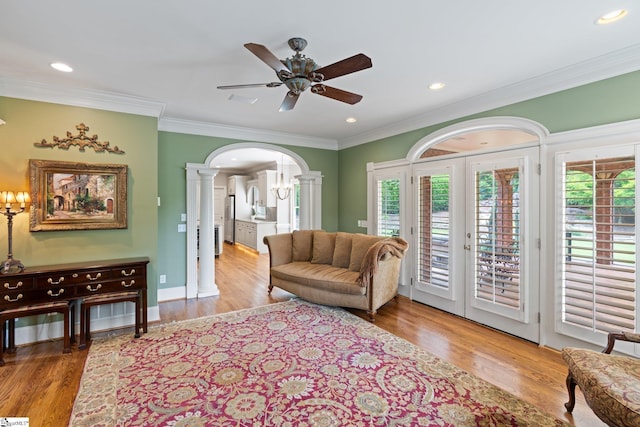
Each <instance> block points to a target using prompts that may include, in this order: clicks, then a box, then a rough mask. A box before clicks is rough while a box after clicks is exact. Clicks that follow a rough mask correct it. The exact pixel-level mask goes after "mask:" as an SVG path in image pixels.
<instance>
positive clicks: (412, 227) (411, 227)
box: [411, 226, 413, 236]
mask: <svg viewBox="0 0 640 427" xmlns="http://www.w3.org/2000/svg"><path fill="white" fill-rule="evenodd" d="M411 235H412V236H413V226H411Z"/></svg>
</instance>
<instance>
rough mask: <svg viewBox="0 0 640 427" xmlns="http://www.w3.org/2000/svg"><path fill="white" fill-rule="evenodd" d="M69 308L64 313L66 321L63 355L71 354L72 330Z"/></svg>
mask: <svg viewBox="0 0 640 427" xmlns="http://www.w3.org/2000/svg"><path fill="white" fill-rule="evenodd" d="M69 316H70V313H69V307H67V309H66V310H65V311H64V313H63V319H64V333H63V335H64V347H63V348H62V352H63V353H71V337H70V336H69V335H70V334H69V331H70V330H71V328H70V327H69Z"/></svg>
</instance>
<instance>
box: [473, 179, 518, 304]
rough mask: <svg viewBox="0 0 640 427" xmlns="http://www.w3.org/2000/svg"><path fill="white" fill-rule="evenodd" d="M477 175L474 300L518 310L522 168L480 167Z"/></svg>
mask: <svg viewBox="0 0 640 427" xmlns="http://www.w3.org/2000/svg"><path fill="white" fill-rule="evenodd" d="M474 176H475V198H474V199H475V204H474V209H475V224H474V239H475V242H474V243H475V270H474V272H475V289H474V291H475V293H474V296H475V299H476V300H478V301H482V302H485V303H490V304H497V305H501V306H504V307H508V308H512V309H515V310H519V309H520V308H521V304H522V289H521V286H520V269H521V265H520V255H521V251H520V243H521V241H522V239H521V237H520V230H521V224H520V218H521V212H520V204H519V190H520V189H519V184H520V177H521V171H520V169H519V168H518V167H506V168H496V169H494V168H486V166H478V167H477V168H476V170H475V174H474Z"/></svg>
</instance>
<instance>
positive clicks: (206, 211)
mask: <svg viewBox="0 0 640 427" xmlns="http://www.w3.org/2000/svg"><path fill="white" fill-rule="evenodd" d="M217 174H218V171H217V170H216V169H200V170H199V171H198V175H200V243H199V259H200V276H199V277H198V279H199V280H198V298H203V297H209V296H212V295H220V290H219V289H218V286H217V285H216V280H215V279H216V269H215V261H214V260H215V246H214V245H215V242H214V235H213V233H214V223H213V222H214V221H213V178H214V177H215V176H216V175H217Z"/></svg>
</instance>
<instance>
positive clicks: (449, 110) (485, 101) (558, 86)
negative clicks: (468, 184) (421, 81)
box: [338, 44, 640, 150]
mask: <svg viewBox="0 0 640 427" xmlns="http://www.w3.org/2000/svg"><path fill="white" fill-rule="evenodd" d="M638 70H640V44H635V45H631V46H629V47H626V48H624V49H620V50H617V51H615V52H611V53H608V54H606V55H601V56H599V57H596V58H592V59H589V60H588V61H583V62H580V63H577V64H573V65H570V66H567V67H564V68H559V69H557V70H555V71H551V72H549V73H546V74H542V75H539V76H536V77H533V78H530V79H526V80H522V81H520V82H517V83H514V84H511V85H507V86H503V87H501V88H498V89H495V90H492V91H489V92H485V93H482V94H479V95H476V96H473V97H470V98H466V99H464V100H462V101H459V102H455V103H452V104H448V105H444V106H438V107H435V108H433V109H431V110H429V111H428V112H425V113H423V114H420V115H419V116H415V117H412V118H409V119H407V120H402V121H399V122H397V123H394V124H392V125H390V126H383V127H380V128H378V129H374V130H372V131H370V132H363V133H361V134H358V135H354V136H352V137H349V138H343V139H340V140H338V149H339V150H341V149H345V148H349V147H353V146H356V145H360V144H365V143H367V142H371V141H376V140H379V139H382V138H387V137H390V136H394V135H399V134H401V133H405V132H410V131H413V130H416V129H421V128H424V127H427V126H432V125H435V124H438V123H444V122H446V121H449V120H454V119H458V118H461V117H465V116H469V115H472V114H477V113H481V112H483V111H488V110H492V109H494V108H499V107H503V106H505V105H510V104H514V103H517V102H521V101H526V100H528V99H533V98H537V97H540V96H544V95H548V94H551V93H555V92H559V91H562V90H566V89H571V88H574V87H578V86H581V85H585V84H588V83H593V82H596V81H599V80H604V79H607V78H610V77H615V76H619V75H622V74H626V73H630V72H633V71H638Z"/></svg>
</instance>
